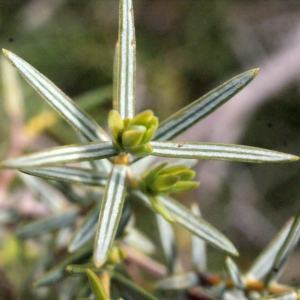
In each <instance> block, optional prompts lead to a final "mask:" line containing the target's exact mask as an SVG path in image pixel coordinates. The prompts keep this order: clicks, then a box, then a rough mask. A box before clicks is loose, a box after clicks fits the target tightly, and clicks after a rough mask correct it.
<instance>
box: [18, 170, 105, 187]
mask: <svg viewBox="0 0 300 300" xmlns="http://www.w3.org/2000/svg"><path fill="white" fill-rule="evenodd" d="M20 171H21V172H23V173H26V174H29V175H34V176H39V177H42V178H48V179H53V180H60V181H67V182H76V183H82V184H89V185H97V186H102V185H104V184H105V183H106V181H107V180H106V179H107V176H105V174H103V173H100V172H98V171H95V170H91V169H81V168H73V167H47V168H38V169H21V170H20Z"/></svg>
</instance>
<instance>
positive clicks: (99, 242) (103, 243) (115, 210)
mask: <svg viewBox="0 0 300 300" xmlns="http://www.w3.org/2000/svg"><path fill="white" fill-rule="evenodd" d="M127 168H128V167H127V166H125V165H114V167H113V169H112V171H111V174H110V176H109V178H108V181H107V185H106V188H105V192H104V195H103V199H102V202H101V209H100V214H99V219H98V227H97V233H96V238H95V246H94V263H95V265H96V267H101V266H102V265H103V264H104V263H105V261H106V259H107V256H108V254H109V251H110V249H111V247H112V244H113V242H114V239H115V235H116V232H117V228H118V225H119V221H120V218H121V214H122V208H123V204H124V199H125V191H126V173H127Z"/></svg>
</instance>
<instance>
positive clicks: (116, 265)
mask: <svg viewBox="0 0 300 300" xmlns="http://www.w3.org/2000/svg"><path fill="white" fill-rule="evenodd" d="M119 11H120V20H119V22H120V25H119V37H118V43H117V46H116V55H115V66H114V98H113V110H112V111H111V112H110V113H109V117H108V128H109V131H110V135H109V134H107V133H106V132H105V131H104V130H103V129H102V128H101V127H100V126H99V125H98V124H97V123H96V122H95V121H94V120H93V119H92V118H91V117H90V116H89V115H88V114H86V113H85V112H84V111H83V110H82V109H80V108H79V107H78V106H77V105H76V103H74V102H73V101H72V100H71V99H70V98H69V97H68V96H66V95H65V94H64V93H63V92H62V91H61V90H60V89H59V88H58V87H56V86H55V85H54V84H53V83H52V82H50V81H49V80H48V79H47V78H46V77H45V76H43V75H42V74H41V73H39V72H38V71H37V70H36V69H34V68H33V67H32V66H30V65H29V64H28V63H26V62H25V61H24V60H22V59H21V58H20V57H18V56H17V55H15V54H13V53H12V52H10V51H8V50H3V54H4V56H5V57H6V58H7V60H8V61H9V62H10V63H11V64H12V65H13V66H14V67H15V69H16V70H17V71H18V72H19V73H20V74H21V75H22V76H23V77H24V79H25V80H27V81H28V83H29V84H31V86H32V87H33V88H34V89H36V91H37V92H38V93H39V94H40V95H41V96H42V97H43V98H44V99H45V100H46V101H47V102H48V103H49V104H50V105H51V106H52V107H53V108H54V109H55V110H56V111H57V112H58V113H59V114H60V115H61V116H62V117H63V118H64V119H65V120H66V121H67V122H68V123H69V124H70V125H71V126H72V127H73V128H74V129H75V130H76V132H77V134H78V137H79V139H80V141H81V142H80V143H78V144H74V145H68V146H61V147H55V148H50V149H46V150H44V151H40V152H36V153H32V154H27V155H24V156H20V157H17V158H9V159H7V160H4V161H3V162H1V165H0V166H1V168H10V169H18V170H20V171H21V172H23V173H27V174H30V175H33V176H36V177H42V178H46V179H50V180H51V182H52V184H54V185H55V186H56V187H57V188H59V189H60V190H62V191H63V192H64V193H65V194H66V195H68V198H69V199H70V201H73V202H76V197H77V198H78V197H81V200H80V205H82V206H81V207H80V208H76V209H75V210H74V209H72V210H67V211H63V212H61V213H60V214H57V215H54V216H53V217H51V218H48V219H44V220H41V221H38V222H36V223H32V224H29V225H27V226H24V227H23V228H21V229H20V230H19V232H18V236H19V237H22V238H27V237H32V236H37V235H42V234H43V233H45V232H49V231H53V230H55V229H60V228H63V227H65V226H72V227H75V226H76V225H77V226H78V224H75V221H76V220H77V219H78V218H79V216H80V215H84V221H83V222H82V223H81V225H79V226H78V227H77V229H76V230H75V232H72V234H71V237H70V238H69V239H70V242H69V245H68V250H69V252H70V254H69V255H67V256H66V259H65V260H63V261H62V262H61V263H60V264H59V265H58V266H56V267H55V268H53V269H51V270H50V271H48V272H47V273H46V274H45V275H44V276H42V277H41V278H39V279H38V280H37V281H36V283H35V285H36V286H43V285H49V284H50V283H52V282H56V281H58V280H60V279H61V278H63V277H64V276H65V270H66V273H67V274H69V275H77V276H82V278H85V281H82V282H83V283H82V282H81V285H79V286H80V287H83V286H84V284H85V283H86V282H87V281H86V274H87V277H88V279H89V281H90V285H91V289H92V292H93V293H94V297H95V298H96V299H109V297H112V298H114V297H117V298H119V297H124V298H125V299H156V298H155V297H154V296H152V295H150V294H149V293H148V292H146V291H145V290H143V289H141V288H140V287H138V286H137V285H135V284H134V283H133V282H132V281H130V279H129V278H128V277H127V275H126V272H125V270H124V264H123V262H122V260H123V258H124V257H125V256H126V253H125V254H124V249H123V248H124V247H123V248H122V246H121V247H116V245H117V244H118V243H117V241H120V240H122V239H123V238H124V236H126V230H125V229H126V228H127V229H128V228H130V227H131V226H132V225H130V222H129V220H130V219H131V218H132V214H133V212H134V209H132V206H133V207H134V206H135V205H138V203H142V204H143V205H145V206H146V207H147V208H149V209H150V210H152V211H153V212H155V213H156V214H158V215H159V216H162V217H163V218H160V217H158V219H157V220H158V223H163V224H164V230H162V231H160V233H161V234H163V233H166V231H167V229H168V228H169V227H168V225H167V224H168V223H166V221H167V222H170V223H177V224H179V225H180V226H182V227H184V228H185V229H187V230H188V231H189V232H190V233H191V234H192V235H193V236H194V238H195V239H196V240H195V241H196V243H198V244H197V245H199V243H202V242H201V241H205V242H207V243H209V244H211V245H212V246H214V247H216V248H217V249H219V250H221V251H223V252H225V253H226V254H227V255H231V256H235V255H238V252H237V250H236V248H235V247H234V245H233V244H232V243H231V242H230V241H229V240H228V239H227V238H226V237H225V236H224V235H223V234H222V233H221V232H219V231H218V230H217V229H216V228H214V227H213V226H212V225H210V224H209V223H208V222H206V221H205V220H204V219H203V218H202V217H201V216H200V215H198V214H197V213H193V212H192V211H190V210H189V208H187V207H185V206H183V205H182V204H180V203H178V202H177V201H175V200H174V199H173V198H172V196H170V194H174V193H178V192H183V191H188V190H192V189H195V188H197V187H198V185H199V183H198V182H195V181H192V179H193V178H194V176H195V172H194V171H193V170H191V169H190V167H191V166H192V165H193V163H194V160H195V159H196V160H207V159H209V160H229V161H240V162H250V163H281V162H292V161H296V160H297V159H298V157H296V156H294V155H290V154H284V153H280V152H276V151H271V150H266V149H259V148H255V147H247V146H240V145H229V144H212V143H202V142H175V141H173V139H174V138H175V137H177V136H178V135H179V134H181V133H183V132H184V131H186V130H187V129H189V128H190V127H191V126H193V125H194V124H196V123H197V122H199V121H200V120H201V119H203V118H204V117H206V116H207V115H209V114H210V113H212V112H213V111H214V110H216V109H217V108H218V107H219V106H220V105H222V104H224V103H225V102H226V101H228V100H229V99H230V98H232V97H233V96H234V95H235V94H236V93H238V92H239V91H240V90H241V89H243V88H244V87H245V86H246V85H247V84H249V83H250V82H251V80H252V79H253V78H254V77H255V76H256V74H257V72H258V69H252V70H249V71H247V72H244V73H242V74H240V75H238V76H236V77H234V78H232V79H230V80H229V81H227V82H225V83H224V84H222V85H221V86H219V87H217V88H215V89H214V90H212V91H211V92H209V93H208V94H206V95H204V96H203V97H201V98H199V99H198V100H196V101H194V102H193V103H191V104H190V105H188V106H186V107H184V108H182V109H181V110H180V111H178V112H176V113H175V114H174V115H172V116H170V117H169V118H168V119H166V120H165V121H163V122H161V123H160V124H159V121H158V118H157V117H156V116H155V115H154V113H153V112H152V111H150V110H146V111H143V112H140V113H138V114H136V113H135V72H136V41H135V30H134V17H133V7H132V1H131V0H120V7H119ZM156 156H158V157H164V158H175V160H167V161H165V162H163V163H160V164H156V165H155V166H154V167H150V165H152V164H153V162H154V160H153V157H156ZM183 159H184V160H185V163H182V160H183ZM188 160H190V163H189V162H187V161H188ZM74 162H75V163H81V162H89V165H86V164H85V165H84V167H78V166H74V165H72V164H71V165H70V163H74ZM74 183H75V184H85V185H91V186H96V187H104V190H103V193H102V192H101V191H102V190H100V192H99V191H98V192H97V193H96V192H92V194H93V195H94V196H95V195H96V196H97V197H98V199H97V200H96V201H94V202H92V204H90V205H88V207H89V210H88V212H87V209H86V206H85V205H84V204H83V202H84V201H83V200H82V198H84V197H82V196H79V195H78V194H76V190H74V189H73V184H74ZM87 198H88V196H87V195H86V199H87ZM87 201H88V200H87ZM77 203H78V201H77ZM297 220H298V219H297ZM128 224H129V225H128ZM128 230H129V229H128ZM297 230H298V229H297ZM297 230H296V231H297ZM284 232H285V237H286V235H287V234H286V231H284ZM293 232H295V231H293ZM297 232H298V231H297ZM199 239H201V241H200V240H199ZM166 240H168V238H167V239H166ZM278 240H280V243H279V242H276V247H275V246H273V248H272V251H273V252H272V251H271V252H272V253H271V254H270V251H269V250H266V253H267V254H264V256H262V257H263V258H261V259H260V260H259V262H258V263H256V265H255V266H256V267H253V269H252V273H255V271H253V270H256V269H257V268H258V267H257V266H260V265H261V264H262V261H265V260H266V257H267V258H268V259H271V258H272V259H273V261H274V266H275V267H274V268H277V264H280V262H279V260H280V258H278V257H279V256H277V258H276V259H275V258H274V257H275V256H276V255H275V254H277V253H278V251H274V249H277V250H279V249H280V247H281V246H282V244H284V245H287V244H286V243H283V240H284V239H283V238H282V234H281V235H280V237H279V238H278V239H277V241H278ZM292 244H293V245H294V243H292ZM278 245H279V246H278ZM123 246H124V244H123ZM167 248H168V247H167V246H166V247H165V250H166V253H167V252H168V250H167ZM122 249H123V250H122ZM288 249H290V248H288ZM282 252H284V250H282V251H281V252H280V253H282ZM287 252H289V251H287ZM278 255H279V254H278ZM166 256H168V254H166ZM168 257H169V264H170V265H172V263H173V264H174V262H172V261H171V260H172V258H171V256H170V255H169V256H168ZM270 257H271V258H270ZM284 257H286V255H284ZM195 261H196V260H195ZM80 263H82V265H80ZM226 263H227V267H228V270H229V274H230V276H231V285H233V286H235V288H236V289H238V290H239V291H244V290H246V289H247V288H248V287H249V283H248V285H247V284H246V283H245V281H244V279H243V278H242V277H241V275H240V274H239V272H238V271H237V270H238V269H237V267H236V266H235V264H234V263H233V261H232V259H230V258H227V260H226ZM173 267H174V266H173ZM274 268H273V270H274ZM171 269H172V267H170V270H171ZM265 269H266V268H265ZM265 269H264V270H265ZM267 269H268V270H267V272H265V271H264V274H263V275H265V274H266V273H268V271H270V270H271V265H270V264H269V267H268V268H267ZM252 273H251V272H250V274H252ZM95 274H97V276H96V275H95ZM124 274H125V275H124ZM197 276H198V275H197V273H193V274H192V275H191V274H190V275H189V276H188V277H186V275H184V276H183V277H182V278H181V279H183V281H184V282H186V283H187V284H185V285H180V288H181V289H182V290H184V289H187V288H189V287H191V286H193V285H194V284H199V282H198V280H197ZM249 276H250V275H249ZM270 276H271V275H269V277H268V279H266V280H267V281H266V286H268V285H269V283H270V282H271V279H272V278H271V277H272V276H271V277H270ZM260 277H262V276H261V273H260V276H256V279H257V280H260V279H261V278H260ZM99 278H100V279H101V281H99ZM191 278H192V279H191ZM195 278H196V279H195ZM187 279H188V280H187ZM106 280H108V281H111V282H112V284H113V286H114V287H116V286H117V287H116V288H115V290H118V291H119V292H116V291H115V290H114V289H111V291H110V289H109V284H107V283H106ZM174 282H178V280H177V281H176V279H174V277H170V278H167V279H165V280H164V281H161V282H160V283H158V285H157V288H158V289H161V290H163V289H165V290H166V289H173V288H174V289H178V287H179V286H178V284H177V285H176V286H174V284H173V283H174ZM82 284H83V285H82ZM172 284H173V286H172ZM221 287H222V288H220V291H218V293H221V294H222V293H223V292H224V291H225V290H226V288H227V287H229V285H227V286H226V284H225V285H224V284H223V285H222V286H221ZM82 291H86V290H85V289H84V288H81V292H80V293H78V294H76V295H77V296H78V295H83V296H84V297H86V295H88V294H89V292H88V291H87V292H86V293H84V292H82ZM110 293H111V296H110ZM293 293H294V292H293ZM211 294H213V293H212V292H211ZM213 295H214V297H215V296H216V295H217V292H216V291H215V292H214V294H213ZM232 297H233V296H232ZM245 297H246V296H245ZM70 299H71V298H70ZM197 299H201V298H197ZM286 299H293V298H286Z"/></svg>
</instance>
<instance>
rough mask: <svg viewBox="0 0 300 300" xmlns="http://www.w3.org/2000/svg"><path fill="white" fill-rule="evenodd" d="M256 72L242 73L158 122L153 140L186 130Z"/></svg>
mask: <svg viewBox="0 0 300 300" xmlns="http://www.w3.org/2000/svg"><path fill="white" fill-rule="evenodd" d="M257 72H258V69H253V70H249V71H247V72H245V73H242V74H240V75H238V76H236V77H234V78H232V79H230V80H229V81H227V82H225V83H224V84H222V85H220V86H219V87H217V88H216V89H214V90H212V91H211V92H209V93H208V94H206V95H204V96H203V97H201V98H199V99H198V100H196V101H194V102H193V103H191V104H189V105H188V106H186V107H184V108H183V109H181V110H179V111H178V112H176V113H175V114H173V115H172V116H171V117H169V118H168V119H167V120H165V121H163V122H162V123H160V125H159V127H158V129H157V131H156V134H155V137H154V140H171V139H173V138H174V137H176V136H178V135H179V134H180V133H182V132H184V131H186V130H187V129H188V128H190V127H191V126H193V125H194V124H195V123H197V122H198V121H199V120H201V119H203V118H204V117H206V116H207V115H209V114H210V113H212V112H213V111H215V110H216V109H217V108H218V107H219V106H221V105H222V104H224V103H225V102H226V101H228V100H229V99H231V98H232V97H233V96H234V95H235V94H236V93H238V92H239V91H240V90H241V89H243V88H244V87H245V86H246V85H247V84H248V83H249V82H250V81H251V80H252V79H253V78H254V77H255V76H256V74H257Z"/></svg>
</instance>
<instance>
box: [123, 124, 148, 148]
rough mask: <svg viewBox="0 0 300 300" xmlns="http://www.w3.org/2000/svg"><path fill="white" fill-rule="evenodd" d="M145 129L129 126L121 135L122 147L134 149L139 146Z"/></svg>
mask: <svg viewBox="0 0 300 300" xmlns="http://www.w3.org/2000/svg"><path fill="white" fill-rule="evenodd" d="M146 130H147V129H146V127H144V126H138V125H129V126H127V127H126V128H125V130H124V131H123V133H122V145H123V147H124V148H126V147H135V146H137V145H139V144H140V143H141V141H142V139H143V137H144V135H145V132H146Z"/></svg>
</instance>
